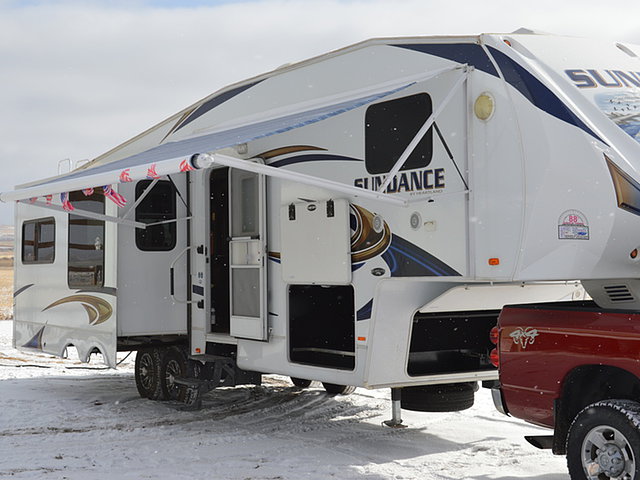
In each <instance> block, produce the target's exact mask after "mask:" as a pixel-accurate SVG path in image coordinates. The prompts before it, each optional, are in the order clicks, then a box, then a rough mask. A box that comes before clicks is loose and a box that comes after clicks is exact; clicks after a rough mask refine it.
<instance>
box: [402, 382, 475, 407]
mask: <svg viewBox="0 0 640 480" xmlns="http://www.w3.org/2000/svg"><path fill="white" fill-rule="evenodd" d="M476 388H477V384H476V382H465V383H450V384H444V385H422V386H419V387H405V388H403V389H402V395H401V398H400V406H401V408H402V409H404V410H412V411H414V412H458V411H460V410H466V409H467V408H471V407H472V406H473V401H474V392H475V389H476Z"/></svg>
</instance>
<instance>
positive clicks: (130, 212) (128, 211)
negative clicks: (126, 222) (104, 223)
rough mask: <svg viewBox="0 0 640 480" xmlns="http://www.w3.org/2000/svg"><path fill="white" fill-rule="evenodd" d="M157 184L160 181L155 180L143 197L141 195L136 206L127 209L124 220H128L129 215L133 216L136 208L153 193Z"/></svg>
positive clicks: (145, 190) (135, 203)
mask: <svg viewBox="0 0 640 480" xmlns="http://www.w3.org/2000/svg"><path fill="white" fill-rule="evenodd" d="M156 183H158V179H157V178H154V179H153V181H152V182H151V183H150V184H149V185H147V188H145V189H144V192H142V195H140V197H139V198H137V199H136V201H135V202H134V204H133V205H131V207H129V208H128V209H127V211H126V212H125V213H124V215H123V216H122V218H128V217H129V215H131V214H132V213H133V212H134V211H135V209H136V207H137V206H138V205H140V203H142V201H143V200H144V199H145V198H146V196H147V195H149V193H151V190H152V189H153V187H155V186H156Z"/></svg>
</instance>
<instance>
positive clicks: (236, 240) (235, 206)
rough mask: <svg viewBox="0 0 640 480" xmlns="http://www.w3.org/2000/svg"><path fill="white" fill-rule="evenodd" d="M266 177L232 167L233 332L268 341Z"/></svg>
mask: <svg viewBox="0 0 640 480" xmlns="http://www.w3.org/2000/svg"><path fill="white" fill-rule="evenodd" d="M265 190H266V184H265V177H264V175H258V174H255V173H252V172H247V171H242V170H236V169H232V170H231V172H230V175H229V191H230V205H229V212H230V213H229V221H230V241H229V261H230V264H229V267H230V268H229V291H230V307H231V312H230V323H231V328H230V333H231V336H233V337H239V338H247V339H252V340H267V335H268V332H267V289H266V285H267V284H266V268H265V251H266V232H265V225H266V219H265V214H266V209H265Z"/></svg>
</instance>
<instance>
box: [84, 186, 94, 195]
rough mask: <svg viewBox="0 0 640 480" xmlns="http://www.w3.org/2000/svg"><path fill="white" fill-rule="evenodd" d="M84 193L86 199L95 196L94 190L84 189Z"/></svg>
mask: <svg viewBox="0 0 640 480" xmlns="http://www.w3.org/2000/svg"><path fill="white" fill-rule="evenodd" d="M82 193H84V196H85V197H90V196H91V195H93V188H83V189H82Z"/></svg>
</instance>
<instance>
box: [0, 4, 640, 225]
mask: <svg viewBox="0 0 640 480" xmlns="http://www.w3.org/2000/svg"><path fill="white" fill-rule="evenodd" d="M611 5H614V4H611ZM523 26H524V27H527V28H531V29H534V30H541V31H546V32H552V33H559V34H569V35H578V36H587V37H599V38H604V39H610V40H621V41H628V42H632V43H637V44H640V2H639V3H633V2H627V3H626V4H625V6H624V8H616V7H614V6H609V5H606V4H605V3H604V2H602V1H592V0H580V1H577V0H564V1H559V0H538V1H536V2H521V1H514V0H509V1H504V0H494V1H490V2H479V1H477V0H475V1H467V0H455V1H454V0H435V1H430V0H393V1H392V0H371V1H365V0H359V1H358V0H354V1H346V0H344V1H339V0H304V1H303V0H298V1H296V0H288V1H287V0H263V1H255V0H253V1H251V0H246V1H235V2H234V1H214V0H211V1H205V0H185V1H177V0H176V1H170V0H146V1H145V0H137V1H136V0H129V1H124V0H123V1H106V0H105V1H97V0H96V1H90V0H82V1H55V0H50V1H45V0H42V1H35V0H24V1H18V0H15V1H12V0H0V106H1V109H2V110H1V116H0V162H1V165H2V171H3V175H2V176H1V177H0V191H5V190H11V189H13V186H14V185H16V184H20V183H24V182H27V181H31V180H35V179H38V178H43V177H48V176H51V175H55V174H56V173H57V169H58V161H59V160H61V159H64V158H70V159H71V160H72V161H77V160H81V159H85V158H93V157H95V156H97V155H99V154H101V153H103V152H105V151H107V150H108V149H110V148H112V147H114V146H116V145H118V144H120V143H122V142H123V141H125V140H127V139H128V138H131V137H133V136H134V135H136V134H138V133H140V132H141V131H143V130H145V129H147V128H148V127H150V126H152V125H154V124H156V123H158V122H159V121H161V120H163V119H165V118H166V117H168V116H170V115H172V114H173V113H175V112H177V111H179V110H181V109H182V108H184V107H186V106H188V105H190V104H192V103H193V102H195V101H196V100H199V99H200V98H202V97H204V96H206V95H208V94H210V93H212V92H214V91H215V90H217V89H219V88H221V87H223V86H225V85H227V84H229V83H233V82H236V81H239V80H242V79H244V78H247V77H250V76H253V75H256V74H259V73H262V72H265V71H268V70H272V69H273V68H276V67H278V66H280V65H282V64H284V63H288V62H293V61H298V60H302V59H305V58H308V57H311V56H315V55H318V54H321V53H324V52H326V51H329V50H332V49H336V48H339V47H342V46H345V45H348V44H351V43H355V42H359V41H361V40H364V39H367V38H370V37H379V36H402V35H418V34H426V35H431V34H458V33H469V34H478V33H483V32H511V31H513V30H515V29H517V28H519V27H523ZM12 222H13V214H12V208H11V207H10V206H8V205H0V224H6V223H12Z"/></svg>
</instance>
